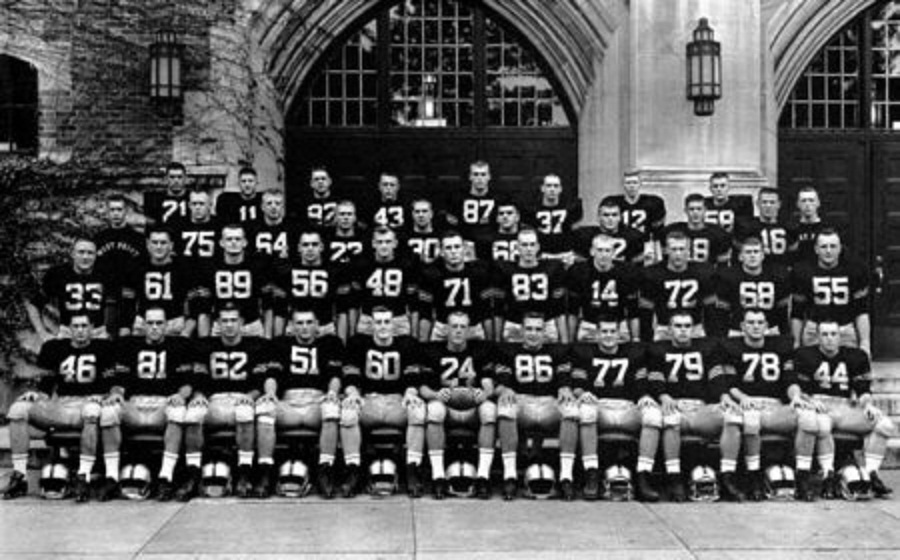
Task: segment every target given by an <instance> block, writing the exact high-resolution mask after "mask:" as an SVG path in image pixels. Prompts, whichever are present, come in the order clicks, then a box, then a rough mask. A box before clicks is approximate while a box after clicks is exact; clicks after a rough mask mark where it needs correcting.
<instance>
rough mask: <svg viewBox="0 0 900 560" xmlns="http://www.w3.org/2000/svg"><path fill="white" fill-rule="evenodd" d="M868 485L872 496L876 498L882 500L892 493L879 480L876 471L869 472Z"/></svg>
mask: <svg viewBox="0 0 900 560" xmlns="http://www.w3.org/2000/svg"><path fill="white" fill-rule="evenodd" d="M869 484H870V485H871V487H872V495H873V496H875V497H876V498H884V497H885V496H889V495H890V494H891V493H892V492H893V491H894V490H893V489H891V488H890V487H889V486H887V485H886V484H885V483H884V481H882V480H881V477H880V476H878V472H876V471H871V472H869Z"/></svg>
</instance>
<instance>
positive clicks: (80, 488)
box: [72, 474, 91, 503]
mask: <svg viewBox="0 0 900 560" xmlns="http://www.w3.org/2000/svg"><path fill="white" fill-rule="evenodd" d="M72 494H73V495H74V496H75V501H76V502H78V503H84V502H86V501H88V500H89V499H91V486H90V485H89V484H88V479H87V476H85V475H83V474H79V475H78V476H76V477H75V490H74V492H73V493H72Z"/></svg>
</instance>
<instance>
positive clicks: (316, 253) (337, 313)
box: [274, 229, 357, 340]
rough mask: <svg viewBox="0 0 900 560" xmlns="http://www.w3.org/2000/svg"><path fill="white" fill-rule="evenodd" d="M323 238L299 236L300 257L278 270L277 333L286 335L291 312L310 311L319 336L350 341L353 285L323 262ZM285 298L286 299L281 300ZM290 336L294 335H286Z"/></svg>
mask: <svg viewBox="0 0 900 560" xmlns="http://www.w3.org/2000/svg"><path fill="white" fill-rule="evenodd" d="M323 250H324V245H323V243H322V235H321V234H320V233H319V232H318V231H316V230H312V229H309V230H306V231H303V232H302V233H300V242H299V244H298V256H297V257H299V258H297V257H294V258H293V259H291V262H290V264H289V265H288V266H282V267H279V268H278V276H279V281H278V284H279V290H278V297H277V298H276V299H275V319H274V329H275V333H276V334H277V335H281V334H282V333H283V332H284V323H285V317H286V316H287V310H288V309H289V308H290V309H310V310H312V311H313V312H315V314H316V318H317V322H318V324H317V329H316V330H317V332H318V334H319V335H331V334H336V335H338V336H339V337H340V338H341V340H347V337H348V336H349V332H350V329H349V327H350V325H354V326H355V324H356V320H357V309H356V308H355V307H353V306H352V305H351V302H350V295H351V288H352V286H351V283H350V282H347V281H346V280H345V276H346V274H343V273H342V272H341V271H340V270H339V269H338V268H337V267H335V266H331V265H329V264H326V263H325V262H324V261H323V259H322V252H323ZM282 294H284V295H285V296H286V297H281V295H282ZM287 334H288V335H291V334H293V333H290V332H289V333H287Z"/></svg>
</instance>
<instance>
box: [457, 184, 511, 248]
mask: <svg viewBox="0 0 900 560" xmlns="http://www.w3.org/2000/svg"><path fill="white" fill-rule="evenodd" d="M504 201H505V199H504V198H503V197H500V196H498V195H496V194H494V193H492V192H490V191H489V192H488V193H487V194H486V195H484V196H476V195H473V194H471V192H469V191H468V190H466V191H465V192H462V193H457V194H456V196H454V197H453V198H452V199H451V201H450V205H449V207H448V211H449V213H450V214H451V215H453V216H454V217H456V219H457V220H458V222H459V223H458V224H457V226H456V227H457V229H459V231H460V233H462V235H463V237H464V238H466V239H468V240H470V241H474V242H476V243H482V242H484V241H486V240H488V239H490V238H491V237H492V236H493V234H494V228H495V227H496V224H497V209H498V208H499V207H500V205H501V203H502V202H504Z"/></svg>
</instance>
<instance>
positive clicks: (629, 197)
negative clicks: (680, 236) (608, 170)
mask: <svg viewBox="0 0 900 560" xmlns="http://www.w3.org/2000/svg"><path fill="white" fill-rule="evenodd" d="M622 190H623V191H624V194H618V195H613V196H612V197H610V198H611V199H612V200H614V201H616V202H618V203H619V208H620V209H621V211H622V223H624V224H625V225H626V226H628V227H630V228H634V229H636V230H638V231H639V232H641V233H643V234H644V235H645V236H647V239H648V240H649V243H648V246H647V247H646V248H645V253H648V254H650V255H652V256H653V257H654V260H655V259H656V254H657V253H658V252H659V251H658V249H657V247H656V245H657V244H660V243H662V237H661V233H662V227H663V225H664V224H665V223H666V203H665V202H664V201H663V199H662V198H661V197H659V196H657V195H655V194H646V193H642V192H641V175H640V172H638V171H627V172H625V174H624V175H623V179H622Z"/></svg>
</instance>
